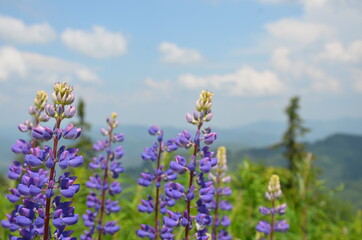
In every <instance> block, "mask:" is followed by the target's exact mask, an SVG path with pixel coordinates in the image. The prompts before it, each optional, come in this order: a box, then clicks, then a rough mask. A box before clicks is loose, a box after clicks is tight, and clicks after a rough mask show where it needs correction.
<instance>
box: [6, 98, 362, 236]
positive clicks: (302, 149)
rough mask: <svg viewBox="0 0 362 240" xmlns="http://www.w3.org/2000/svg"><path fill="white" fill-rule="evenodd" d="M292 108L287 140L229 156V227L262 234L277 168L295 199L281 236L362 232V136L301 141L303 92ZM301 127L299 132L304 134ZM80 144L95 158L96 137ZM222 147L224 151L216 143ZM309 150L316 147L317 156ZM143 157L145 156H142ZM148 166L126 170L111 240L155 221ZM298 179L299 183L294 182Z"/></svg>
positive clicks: (82, 171) (79, 200)
mask: <svg viewBox="0 0 362 240" xmlns="http://www.w3.org/2000/svg"><path fill="white" fill-rule="evenodd" d="M82 104H83V106H78V108H80V109H83V110H84V103H82ZM288 109H289V110H287V113H288V116H289V117H292V116H293V117H294V118H295V119H297V121H290V125H289V127H288V129H287V131H286V132H285V134H284V137H283V141H282V142H281V143H279V144H278V145H279V146H283V148H278V149H270V148H264V149H249V150H240V151H235V152H233V153H232V154H231V155H229V156H228V165H229V173H228V175H230V176H231V179H232V180H231V183H230V186H231V188H232V190H233V194H232V196H231V197H230V198H229V200H230V202H231V203H232V204H233V210H232V211H231V213H230V215H229V217H230V219H231V220H232V224H231V227H230V228H229V230H230V233H231V235H232V236H233V237H234V238H233V239H235V240H241V239H243V240H252V239H255V235H256V230H255V226H256V224H257V223H258V221H259V220H261V219H262V216H261V215H260V214H259V206H261V205H263V204H264V203H265V197H264V192H265V189H266V188H267V185H268V180H269V179H270V176H271V175H272V174H277V175H279V176H280V181H281V185H282V189H283V202H284V201H285V202H286V203H287V206H288V207H287V209H288V210H287V211H286V215H285V219H287V221H288V223H289V224H290V226H291V228H290V230H289V231H288V232H287V233H286V234H276V235H275V239H278V240H283V239H289V240H294V239H295V240H297V239H298V240H299V239H305V240H306V239H310V240H313V239H330V240H360V239H362V210H361V209H362V200H361V194H360V193H361V192H362V175H361V174H360V169H362V161H361V160H362V159H360V158H361V156H362V148H361V147H360V146H362V137H360V136H350V135H341V134H339V135H334V136H331V137H329V138H327V139H325V140H322V141H318V142H315V143H313V144H303V143H300V142H298V141H297V140H296V138H297V137H298V136H300V135H298V134H299V133H300V134H301V133H304V132H305V130H306V129H305V128H304V127H303V126H302V125H301V119H300V117H299V116H298V114H297V113H296V112H295V111H294V113H293V110H291V109H294V110H297V109H298V99H295V98H294V99H292V105H290V106H289V107H288ZM82 116H83V117H82ZM78 124H79V125H83V127H84V126H86V125H87V126H88V127H90V125H89V124H87V123H86V121H85V119H84V111H83V114H81V115H80V121H79V123H78ZM291 125H292V126H291ZM295 131H297V132H299V133H298V134H296V133H295ZM126 137H127V136H126ZM77 147H78V148H81V151H82V153H83V154H85V155H86V156H87V157H86V159H88V161H89V158H90V157H91V147H92V139H91V138H90V137H89V136H87V135H84V136H82V137H81V139H80V140H79V142H78V143H77ZM287 149H289V150H290V149H292V151H287ZM214 150H215V151H216V147H215V149H214ZM307 152H312V153H313V155H314V158H313V157H311V155H308V154H307ZM296 156H297V157H296ZM171 159H173V155H172V154H166V155H165V158H164V159H163V161H164V162H165V164H166V165H167V163H168V162H169V161H170V160H171ZM295 159H298V160H297V161H296V160H295ZM288 160H289V161H288ZM291 160H292V161H291ZM135 161H142V160H141V158H140V157H139V158H138V159H135ZM9 164H10V161H9ZM287 166H294V167H290V168H288V167H287ZM147 167H148V166H147V164H146V163H145V164H142V165H140V167H134V168H133V169H128V170H127V169H126V173H125V174H124V175H122V176H121V178H120V180H119V181H120V182H121V184H122V187H123V189H124V190H123V193H122V194H121V195H118V196H117V200H119V201H120V205H121V207H122V210H121V212H120V213H119V214H114V215H113V216H112V218H113V220H116V221H118V222H119V224H120V225H121V230H120V231H119V232H118V233H116V234H115V235H114V236H113V238H111V237H108V238H104V239H106V240H107V239H108V240H110V239H114V240H116V239H122V240H134V239H138V238H137V237H136V235H135V231H136V229H137V228H139V225H140V224H141V223H145V222H148V221H149V220H151V215H147V214H142V213H139V212H138V211H137V206H138V204H139V203H140V200H141V198H142V197H143V196H145V195H147V194H148V193H147V191H148V190H147V189H145V188H142V187H140V186H138V185H137V177H138V176H139V173H140V172H141V171H142V170H144V168H147ZM320 169H323V171H320ZM73 174H75V175H76V176H77V177H78V179H77V182H78V183H80V184H81V185H82V186H84V184H85V182H86V181H87V179H88V177H89V171H88V168H87V166H86V165H85V166H84V167H82V168H79V169H74V170H73ZM323 179H324V180H323ZM325 180H327V181H325ZM0 181H1V182H2V184H1V186H0V194H1V196H2V197H0V206H1V209H0V219H4V218H5V214H6V213H9V211H10V209H12V208H13V205H12V204H10V203H9V202H8V201H7V199H6V198H5V195H6V194H7V193H8V190H7V189H8V188H9V185H10V184H14V183H13V182H10V181H8V180H7V179H6V178H5V177H2V176H0ZM292 182H295V183H297V185H294V184H291V183H292ZM342 182H343V183H344V190H343V191H342V189H343V185H340V184H341V183H342ZM87 193H88V190H87V189H86V188H85V187H82V188H81V190H80V192H79V193H78V195H77V197H76V198H75V199H74V206H75V207H76V208H75V209H76V213H77V214H79V215H80V216H81V215H82V214H83V213H84V212H85V210H86V207H85V199H86V195H87ZM348 200H350V201H348ZM351 201H353V203H354V205H353V206H352V203H351ZM181 204H182V203H181ZM176 208H177V206H176ZM79 221H80V224H78V225H77V228H76V229H75V234H74V236H77V237H79V236H80V235H81V233H82V232H83V231H84V229H85V226H84V224H83V223H82V219H81V218H80V220H79ZM7 231H8V230H7V229H4V228H2V227H0V239H7V234H8V232H7ZM176 236H179V237H178V238H177V239H182V237H181V236H182V234H181V233H180V232H179V233H176Z"/></svg>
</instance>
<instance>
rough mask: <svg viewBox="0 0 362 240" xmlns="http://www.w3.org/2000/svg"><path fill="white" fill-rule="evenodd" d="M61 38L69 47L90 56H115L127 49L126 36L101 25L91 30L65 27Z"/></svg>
mask: <svg viewBox="0 0 362 240" xmlns="http://www.w3.org/2000/svg"><path fill="white" fill-rule="evenodd" d="M61 39H62V41H63V43H64V44H65V45H66V46H67V47H69V48H70V49H72V50H74V51H76V52H79V53H81V54H83V55H85V56H88V57H92V58H99V59H102V58H109V57H117V56H121V55H124V54H125V53H126V51H127V40H126V38H125V37H124V36H123V35H122V34H121V33H117V32H110V31H108V30H107V29H105V28H104V27H102V26H94V27H93V29H92V31H91V32H87V31H83V30H74V29H67V30H65V31H64V32H63V33H62V35H61Z"/></svg>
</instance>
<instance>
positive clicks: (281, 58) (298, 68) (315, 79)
mask: <svg viewBox="0 0 362 240" xmlns="http://www.w3.org/2000/svg"><path fill="white" fill-rule="evenodd" d="M271 64H272V65H273V66H274V68H275V69H276V70H277V71H279V72H281V73H283V75H284V76H285V78H288V79H290V78H291V79H303V80H304V81H305V82H306V80H309V84H308V82H306V84H304V86H303V87H304V88H306V89H309V90H313V91H317V92H338V91H339V90H340V87H341V86H340V82H339V81H338V80H337V79H336V78H334V77H332V76H330V75H329V74H328V73H326V71H325V70H323V69H322V68H320V67H318V66H316V65H315V64H314V63H309V62H306V61H304V60H303V59H300V58H298V60H292V59H291V58H290V50H289V49H288V48H286V47H279V48H276V49H275V50H274V53H273V55H272V57H271Z"/></svg>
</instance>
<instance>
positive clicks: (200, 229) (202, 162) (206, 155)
mask: <svg viewBox="0 0 362 240" xmlns="http://www.w3.org/2000/svg"><path fill="white" fill-rule="evenodd" d="M212 96H213V94H212V93H211V92H208V91H202V92H201V94H200V97H199V99H198V100H197V101H196V110H195V111H194V113H193V115H191V114H190V113H188V114H187V115H186V120H187V121H188V122H189V123H191V124H193V125H196V126H197V130H196V134H195V136H194V137H192V135H191V134H190V133H189V132H188V131H186V130H184V131H183V132H182V133H179V134H178V137H176V138H175V139H174V141H175V144H176V145H177V146H178V147H179V148H184V149H190V148H191V149H192V152H193V153H192V155H191V157H190V159H189V160H187V159H186V158H185V157H183V156H181V155H177V156H176V157H175V160H174V161H171V162H170V165H169V166H170V169H171V170H172V171H173V172H174V173H177V174H181V175H182V174H186V173H189V182H188V185H187V187H186V188H185V187H184V186H183V185H181V184H180V183H177V182H173V181H170V182H168V183H167V184H165V193H166V196H168V197H169V198H171V199H174V200H179V199H184V201H185V202H186V209H185V211H184V212H183V213H182V214H181V213H178V212H172V211H171V210H168V211H167V215H168V216H164V218H163V221H164V225H165V226H166V227H167V229H168V231H172V229H173V228H175V227H176V226H180V225H182V226H183V227H185V240H188V239H189V237H190V231H191V230H192V229H193V226H194V225H193V221H195V225H196V234H195V235H196V238H197V239H198V240H199V239H200V240H204V239H208V238H209V236H208V235H207V226H210V225H211V224H212V217H211V215H210V210H209V207H208V206H209V205H210V203H211V202H212V201H213V198H214V192H215V189H214V186H213V183H212V181H207V182H205V179H204V174H205V173H209V172H210V170H211V168H212V167H214V166H216V164H217V159H216V158H213V154H214V153H213V152H211V151H210V148H209V146H207V145H210V144H212V143H213V142H214V141H215V140H216V136H217V135H216V133H215V132H212V131H211V129H210V128H203V124H204V123H205V122H208V121H210V120H211V119H212V111H211V106H212ZM202 142H204V144H205V145H206V146H204V147H202V148H201V143H202ZM196 184H197V185H198V186H197V185H196ZM196 193H197V195H198V200H197V201H196V206H195V207H196V209H197V213H196V216H195V215H193V213H192V212H191V205H192V201H193V200H194V199H195V195H196ZM168 239H173V238H168Z"/></svg>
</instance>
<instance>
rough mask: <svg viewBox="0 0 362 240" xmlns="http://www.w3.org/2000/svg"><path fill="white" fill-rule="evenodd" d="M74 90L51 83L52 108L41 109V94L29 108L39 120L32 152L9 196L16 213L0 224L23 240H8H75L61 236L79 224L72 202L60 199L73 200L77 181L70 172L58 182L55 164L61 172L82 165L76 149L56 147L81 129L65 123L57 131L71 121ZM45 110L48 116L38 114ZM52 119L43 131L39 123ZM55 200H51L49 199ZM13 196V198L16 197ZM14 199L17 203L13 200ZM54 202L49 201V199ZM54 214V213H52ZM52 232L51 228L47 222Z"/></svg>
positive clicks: (69, 234) (34, 130) (42, 100)
mask: <svg viewBox="0 0 362 240" xmlns="http://www.w3.org/2000/svg"><path fill="white" fill-rule="evenodd" d="M72 91H73V88H72V87H70V86H69V85H67V84H66V83H56V84H54V92H53V94H52V101H53V104H47V105H45V107H43V105H44V104H45V103H44V102H46V100H45V99H46V95H45V94H44V93H41V94H40V95H39V99H38V97H37V98H36V100H39V101H36V102H35V105H36V106H35V107H34V108H30V113H31V114H34V115H35V116H39V118H38V120H36V126H35V127H32V129H31V135H32V141H33V144H32V146H33V147H32V148H31V149H30V151H29V152H28V154H26V155H25V158H24V166H25V173H24V174H23V175H22V176H21V179H20V183H19V184H18V186H17V188H16V189H15V190H14V191H12V194H11V195H12V196H10V197H8V199H9V200H10V199H11V201H12V200H13V201H12V202H16V203H17V202H18V201H20V200H21V203H19V204H18V205H16V208H15V210H14V211H12V213H11V214H9V215H7V218H8V220H3V221H2V226H4V227H6V228H9V229H10V230H11V231H12V232H15V231H19V235H20V236H21V237H15V236H12V235H10V236H9V238H10V239H24V240H31V239H39V238H40V236H43V237H42V238H43V240H48V239H51V238H55V239H62V238H68V239H75V238H71V237H70V236H71V234H72V231H65V227H66V226H69V225H74V224H75V223H76V222H77V221H78V216H77V214H74V207H71V201H66V202H62V197H64V198H72V197H73V196H74V194H75V193H76V192H78V191H79V184H74V181H75V180H76V177H72V176H70V173H69V172H66V173H64V174H63V175H61V176H60V177H59V178H58V179H57V180H56V179H55V178H56V170H55V168H56V165H58V166H59V167H60V168H62V169H67V168H68V166H71V167H78V166H80V165H81V164H82V163H83V157H82V156H78V155H77V152H78V149H75V148H69V149H66V148H65V146H61V147H60V148H59V149H58V143H59V140H60V139H61V138H63V139H71V140H74V139H76V138H78V137H79V136H80V134H81V129H80V128H75V127H73V125H72V124H68V125H67V126H66V127H65V128H61V127H60V126H61V122H62V120H63V119H65V118H72V117H73V116H74V115H75V113H76V109H75V107H73V106H71V104H72V103H73V101H74V96H73V94H72ZM43 110H45V112H46V114H47V116H48V117H46V116H45V115H44V114H43V113H42V111H43ZM47 118H53V119H54V120H55V126H54V128H53V129H50V128H48V127H43V126H41V125H40V124H37V123H40V122H41V121H40V120H41V119H47ZM30 127H31V125H30V124H27V123H26V124H24V125H19V129H20V130H25V129H29V130H30ZM50 140H52V141H53V147H50V146H48V145H45V146H44V147H35V145H36V144H35V143H34V141H37V142H48V141H50ZM53 196H55V197H54V198H53ZM14 197H15V198H14ZM16 198H17V199H18V200H17V201H15V200H16ZM52 198H53V200H52ZM51 210H53V211H51ZM51 219H52V225H53V226H54V227H55V230H54V231H52V230H51V227H50V220H51Z"/></svg>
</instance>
